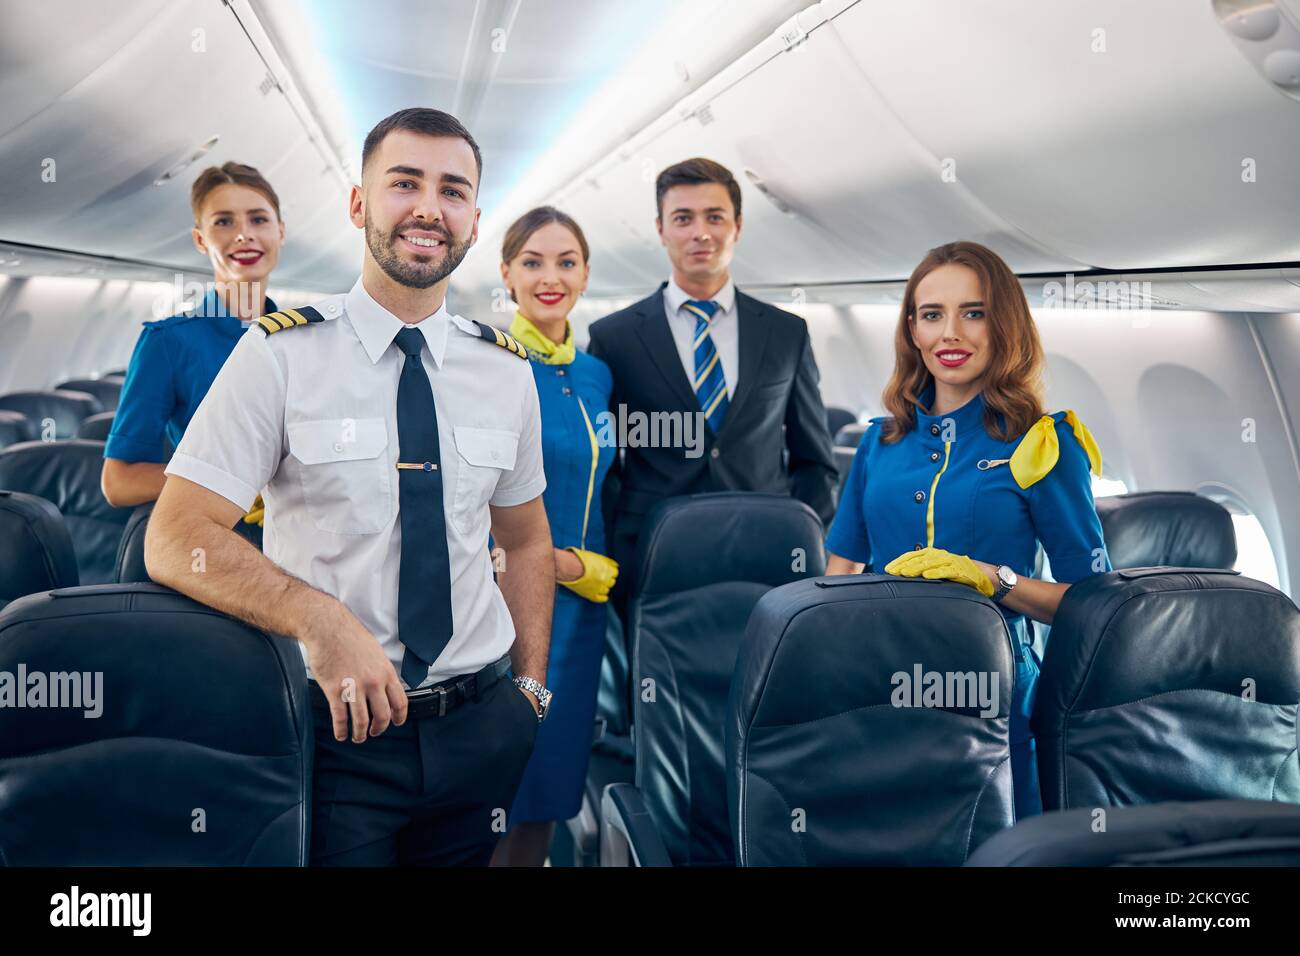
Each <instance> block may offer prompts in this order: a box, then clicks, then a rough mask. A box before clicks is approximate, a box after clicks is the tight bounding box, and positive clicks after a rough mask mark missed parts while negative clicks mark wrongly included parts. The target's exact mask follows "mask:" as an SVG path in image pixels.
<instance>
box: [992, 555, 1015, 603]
mask: <svg viewBox="0 0 1300 956" xmlns="http://www.w3.org/2000/svg"><path fill="white" fill-rule="evenodd" d="M1019 580H1020V579H1019V578H1017V577H1016V572H1015V571H1012V570H1011V569H1010V568H1009V567H1007V566H1006V565H1005V564H1003V565H999V566H998V589H997V590H996V591H994V592H993V600H994V602H995V603H998V604H1001V603H1002V599H1003V598H1004V597H1006V596H1007V595H1008V594H1010V593H1011V589H1012V588H1014V587H1015V586H1016V582H1017V581H1019Z"/></svg>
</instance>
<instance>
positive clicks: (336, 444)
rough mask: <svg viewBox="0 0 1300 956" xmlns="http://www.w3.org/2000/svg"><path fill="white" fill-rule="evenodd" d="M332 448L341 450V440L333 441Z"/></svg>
mask: <svg viewBox="0 0 1300 956" xmlns="http://www.w3.org/2000/svg"><path fill="white" fill-rule="evenodd" d="M334 450H335V451H342V450H343V445H342V443H341V442H335V443H334Z"/></svg>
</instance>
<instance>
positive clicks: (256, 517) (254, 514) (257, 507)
mask: <svg viewBox="0 0 1300 956" xmlns="http://www.w3.org/2000/svg"><path fill="white" fill-rule="evenodd" d="M265 517H266V505H264V504H263V503H262V496H261V495H258V496H257V497H256V498H255V499H253V508H252V510H251V511H249V512H248V514H246V515H244V524H255V525H257V526H258V527H259V528H260V527H262V521H263V519H264V518H265Z"/></svg>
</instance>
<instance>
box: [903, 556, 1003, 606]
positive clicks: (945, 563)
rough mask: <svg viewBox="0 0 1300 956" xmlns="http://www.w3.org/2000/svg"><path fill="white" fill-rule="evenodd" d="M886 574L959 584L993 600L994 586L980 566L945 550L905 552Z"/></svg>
mask: <svg viewBox="0 0 1300 956" xmlns="http://www.w3.org/2000/svg"><path fill="white" fill-rule="evenodd" d="M885 573H886V574H897V575H899V576H900V577H904V578H929V579H930V580H932V581H935V580H942V581H956V582H957V583H958V584H965V585H966V586H967V587H972V588H974V589H975V590H976V591H979V593H980V594H983V595H984V596H985V597H992V596H993V582H992V581H990V580H989V576H988V575H987V574H985V573H984V572H983V571H981V570H980V567H979V565H978V564H976V563H975V562H974V561H972V560H971V559H970V558H968V557H966V555H964V554H953V553H951V552H950V551H944V550H943V549H942V548H922V549H921V550H920V551H905V552H903V553H902V554H900V555H899V556H898V557H896V558H894V560H893V561H890V562H889V563H888V564H887V565H885Z"/></svg>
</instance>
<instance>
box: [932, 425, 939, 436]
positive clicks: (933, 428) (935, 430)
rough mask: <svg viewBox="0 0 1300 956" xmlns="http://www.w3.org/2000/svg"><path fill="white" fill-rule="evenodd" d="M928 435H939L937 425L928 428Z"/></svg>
mask: <svg viewBox="0 0 1300 956" xmlns="http://www.w3.org/2000/svg"><path fill="white" fill-rule="evenodd" d="M930 434H931V435H937V434H939V426H938V425H931V426H930Z"/></svg>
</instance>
